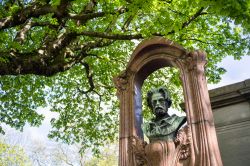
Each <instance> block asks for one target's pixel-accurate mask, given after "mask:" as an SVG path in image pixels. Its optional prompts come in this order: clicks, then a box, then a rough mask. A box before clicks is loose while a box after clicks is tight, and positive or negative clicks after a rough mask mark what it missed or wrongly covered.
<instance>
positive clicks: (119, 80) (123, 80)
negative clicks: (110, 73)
mask: <svg viewBox="0 0 250 166" xmlns="http://www.w3.org/2000/svg"><path fill="white" fill-rule="evenodd" d="M129 76H130V73H129V72H128V71H123V72H122V73H121V74H120V75H119V76H117V77H114V79H113V82H114V83H115V87H116V89H117V90H118V91H117V95H118V96H119V94H120V92H121V91H125V90H126V89H127V86H128V78H129Z"/></svg>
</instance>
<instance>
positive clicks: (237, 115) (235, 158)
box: [209, 79, 250, 166]
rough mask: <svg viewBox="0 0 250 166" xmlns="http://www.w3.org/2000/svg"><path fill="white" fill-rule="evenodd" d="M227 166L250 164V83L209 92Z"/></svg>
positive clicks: (224, 161)
mask: <svg viewBox="0 0 250 166" xmlns="http://www.w3.org/2000/svg"><path fill="white" fill-rule="evenodd" d="M209 94H210V98H211V105H212V109H213V114H214V119H215V127H216V131H217V137H218V142H219V147H220V152H221V157H222V160H223V164H224V165H226V166H235V165H237V166H249V163H250V155H249V154H250V148H249V147H250V79H248V80H245V81H243V82H239V83H235V84H231V85H227V86H224V87H221V88H216V89H213V90H210V91H209Z"/></svg>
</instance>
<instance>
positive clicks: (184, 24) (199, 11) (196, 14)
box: [181, 7, 207, 29]
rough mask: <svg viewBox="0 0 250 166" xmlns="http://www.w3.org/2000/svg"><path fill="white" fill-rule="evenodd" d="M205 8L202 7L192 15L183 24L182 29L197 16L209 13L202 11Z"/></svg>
mask: <svg viewBox="0 0 250 166" xmlns="http://www.w3.org/2000/svg"><path fill="white" fill-rule="evenodd" d="M203 10H204V7H202V8H200V9H199V10H198V11H197V12H196V13H195V14H194V15H193V16H191V17H190V18H189V19H188V20H187V21H186V22H184V23H183V24H182V27H181V28H182V29H184V28H185V27H187V26H188V25H189V24H190V23H191V22H193V21H194V20H195V19H196V18H198V17H199V16H201V15H204V14H207V13H205V12H202V11H203Z"/></svg>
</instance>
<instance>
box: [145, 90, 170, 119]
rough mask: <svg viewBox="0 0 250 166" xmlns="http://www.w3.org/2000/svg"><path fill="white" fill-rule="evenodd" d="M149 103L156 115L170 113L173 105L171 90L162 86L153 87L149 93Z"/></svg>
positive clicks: (161, 115)
mask: <svg viewBox="0 0 250 166" xmlns="http://www.w3.org/2000/svg"><path fill="white" fill-rule="evenodd" d="M147 103H148V106H149V108H150V109H151V110H152V112H153V113H154V114H155V116H156V117H163V116H166V115H168V108H169V107H170V106H171V104H172V101H171V99H170V95H169V92H168V90H167V89H166V88H163V87H160V88H155V89H151V90H150V91H149V92H148V94H147Z"/></svg>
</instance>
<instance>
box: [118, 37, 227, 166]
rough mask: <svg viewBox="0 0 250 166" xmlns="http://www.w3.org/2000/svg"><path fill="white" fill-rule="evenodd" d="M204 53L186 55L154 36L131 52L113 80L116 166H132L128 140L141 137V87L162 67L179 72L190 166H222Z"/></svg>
mask: <svg viewBox="0 0 250 166" xmlns="http://www.w3.org/2000/svg"><path fill="white" fill-rule="evenodd" d="M205 57H206V54H205V53H204V52H202V51H193V52H188V51H187V50H185V49H184V48H183V47H182V46H180V45H178V44H176V43H174V42H172V41H170V40H167V39H164V38H162V37H154V38H151V39H148V40H145V41H143V42H142V43H141V44H139V45H138V46H137V48H136V49H135V50H134V52H133V54H132V56H131V59H130V61H129V63H128V65H127V68H126V70H125V71H124V72H122V73H121V74H120V75H119V76H118V77H116V78H115V79H114V82H115V84H116V87H117V90H118V91H117V94H118V97H119V100H120V139H119V147H120V149H119V165H120V166H128V165H129V166H135V165H136V164H135V154H134V152H133V151H131V150H130V144H131V138H133V137H139V138H142V131H141V127H140V125H141V123H142V119H141V116H140V115H141V108H142V106H141V86H142V84H143V82H144V80H145V79H146V78H147V76H148V75H150V74H151V73H153V72H154V71H156V70H158V69H160V68H162V67H167V66H169V67H177V68H179V70H180V73H181V79H182V84H183V91H184V99H185V109H186V110H187V112H186V113H187V120H188V125H189V126H190V129H191V135H192V147H191V154H192V155H191V165H197V166H198V165H199V166H200V165H204V166H210V165H213V166H216V165H222V163H221V159H220V153H219V149H218V143H217V138H216V133H215V128H214V126H213V117H212V111H211V106H210V100H209V96H208V91H207V87H206V79H205V75H204V66H205V64H206V60H205Z"/></svg>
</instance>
